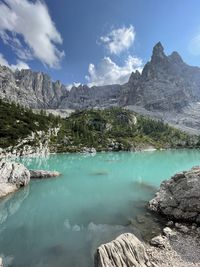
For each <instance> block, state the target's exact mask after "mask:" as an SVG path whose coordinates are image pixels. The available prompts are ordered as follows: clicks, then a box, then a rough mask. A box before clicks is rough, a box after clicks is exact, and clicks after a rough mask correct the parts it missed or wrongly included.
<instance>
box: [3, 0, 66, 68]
mask: <svg viewBox="0 0 200 267" xmlns="http://www.w3.org/2000/svg"><path fill="white" fill-rule="evenodd" d="M4 2H5V3H1V4H0V37H1V38H2V40H3V42H4V43H5V44H9V45H10V46H11V47H12V49H13V50H14V52H15V53H16V55H17V56H18V57H19V58H20V59H32V58H37V59H39V60H41V61H42V62H43V64H46V65H48V66H50V67H55V68H57V67H59V64H60V61H61V59H62V57H63V56H64V52H63V51H60V50H59V49H58V48H57V45H58V44H62V38H61V35H60V33H59V32H58V31H57V29H56V27H55V25H54V22H53V21H52V19H51V17H50V15H49V12H48V8H47V6H46V5H45V4H44V2H43V1H42V2H41V1H39V0H37V1H36V2H34V3H33V2H31V1H28V0H4Z"/></svg>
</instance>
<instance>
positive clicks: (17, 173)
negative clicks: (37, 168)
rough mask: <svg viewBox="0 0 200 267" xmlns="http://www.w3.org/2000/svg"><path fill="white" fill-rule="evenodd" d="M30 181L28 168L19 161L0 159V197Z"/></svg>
mask: <svg viewBox="0 0 200 267" xmlns="http://www.w3.org/2000/svg"><path fill="white" fill-rule="evenodd" d="M29 181H30V172H29V170H28V169H27V168H26V167H25V166H24V165H22V164H20V163H14V162H9V161H5V160H1V161H0V197H3V196H5V195H7V194H9V193H11V192H14V191H16V190H17V189H18V188H19V187H21V186H25V185H27V184H28V183H29Z"/></svg>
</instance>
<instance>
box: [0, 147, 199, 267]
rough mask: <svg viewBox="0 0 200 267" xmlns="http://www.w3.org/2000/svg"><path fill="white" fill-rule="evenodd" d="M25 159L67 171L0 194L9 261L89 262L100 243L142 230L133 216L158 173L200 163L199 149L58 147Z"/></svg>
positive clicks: (3, 250)
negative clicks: (82, 150) (72, 150)
mask: <svg viewBox="0 0 200 267" xmlns="http://www.w3.org/2000/svg"><path fill="white" fill-rule="evenodd" d="M20 161H21V162H23V163H24V164H25V165H26V166H27V167H28V168H33V169H47V170H57V171H59V172H61V173H62V175H61V176H60V177H57V178H52V179H46V180H32V181H31V183H30V184H29V186H27V187H25V188H22V189H20V190H19V191H18V192H16V193H15V194H12V195H10V196H8V197H7V198H5V199H3V200H1V201H0V256H3V257H4V259H5V261H6V265H7V266H13V267H92V266H93V257H94V252H95V250H96V248H97V246H99V245H100V244H102V243H104V242H108V241H110V240H112V239H113V238H115V237H116V236H117V235H119V234H120V233H124V232H134V233H135V232H137V231H139V230H138V229H137V227H136V226H135V225H134V226H133V224H130V222H132V221H136V220H135V218H136V216H138V215H144V214H147V211H146V209H145V204H146V202H147V201H148V200H150V199H151V198H152V197H153V195H154V193H155V191H156V189H157V188H158V186H159V185H160V183H161V181H163V180H164V179H167V178H169V177H170V176H171V175H173V174H175V173H176V172H179V171H183V170H187V169H189V168H191V167H192V166H195V165H200V150H168V151H152V152H138V153H131V152H120V153H97V154H96V155H82V154H60V155H50V156H47V157H35V158H34V157H32V158H31V157H27V158H22V159H20ZM147 228H148V227H147ZM149 228H150V226H149ZM140 231H141V230H140ZM141 232H143V231H141ZM137 234H138V235H139V234H140V233H137ZM141 234H142V233H141Z"/></svg>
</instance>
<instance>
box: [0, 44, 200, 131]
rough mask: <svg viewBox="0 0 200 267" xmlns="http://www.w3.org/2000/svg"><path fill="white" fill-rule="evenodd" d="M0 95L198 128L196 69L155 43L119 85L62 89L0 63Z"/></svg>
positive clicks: (33, 103)
mask: <svg viewBox="0 0 200 267" xmlns="http://www.w3.org/2000/svg"><path fill="white" fill-rule="evenodd" d="M0 98H2V99H7V100H9V101H15V102H17V103H20V104H23V105H25V106H28V107H32V108H39V109H41V108H45V109H60V110H65V109H73V110H77V109H88V108H93V107H95V108H107V107H111V106H121V107H127V108H129V109H132V110H134V111H136V112H139V113H142V114H144V115H147V114H148V115H150V116H152V117H155V118H158V119H162V120H164V121H166V122H169V123H171V124H172V125H176V126H177V127H179V128H181V129H183V130H186V131H188V132H193V133H199V131H200V123H199V110H200V109H199V102H200V68H198V67H192V66H189V65H187V64H186V63H185V62H184V61H183V60H182V58H181V56H180V55H179V54H178V53H177V52H173V53H172V54H171V55H169V56H167V55H166V54H165V53H164V48H163V46H162V44H161V43H160V42H159V43H158V44H156V45H155V47H154V48H153V53H152V57H151V60H150V61H149V62H147V64H146V65H145V66H144V68H143V71H142V73H139V72H138V71H136V72H135V73H132V74H131V76H130V79H129V81H128V82H127V83H126V84H124V85H107V86H93V87H91V88H89V87H88V86H87V85H80V86H78V87H75V86H74V87H72V89H71V90H70V91H68V90H67V87H66V86H65V85H63V84H61V83H60V82H59V81H56V82H53V81H52V80H51V79H50V77H49V76H48V75H46V74H44V73H41V72H33V71H31V70H21V71H18V70H17V71H15V72H13V71H11V70H10V69H9V68H8V67H5V66H0Z"/></svg>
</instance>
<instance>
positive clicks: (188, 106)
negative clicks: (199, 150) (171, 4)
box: [120, 43, 200, 133]
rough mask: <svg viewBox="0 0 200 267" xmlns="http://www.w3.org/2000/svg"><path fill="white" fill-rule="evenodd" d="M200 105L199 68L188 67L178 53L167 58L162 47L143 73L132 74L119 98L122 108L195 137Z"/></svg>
mask: <svg viewBox="0 0 200 267" xmlns="http://www.w3.org/2000/svg"><path fill="white" fill-rule="evenodd" d="M199 101H200V68H198V67H192V66H189V65H187V64H186V63H185V62H184V61H183V60H182V58H181V57H180V55H179V54H178V53H177V52H173V53H172V54H171V55H169V56H167V55H166V54H165V53H164V48H163V46H162V44H161V43H158V44H157V45H156V46H155V47H154V48H153V54H152V57H151V60H150V61H149V62H148V63H147V64H146V65H145V66H144V69H143V71H142V73H141V74H140V73H139V72H138V71H136V72H135V73H132V75H131V77H130V79H129V81H128V83H127V84H125V85H123V86H122V92H121V96H120V104H121V105H123V106H128V108H130V109H132V110H134V111H136V112H140V113H142V114H144V115H147V114H148V115H150V116H153V117H156V118H159V119H163V120H165V121H167V122H169V123H171V124H173V125H178V127H179V128H181V129H183V130H186V131H190V132H192V131H193V130H197V132H196V133H198V132H199V130H200V125H199V119H198V117H199Z"/></svg>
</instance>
